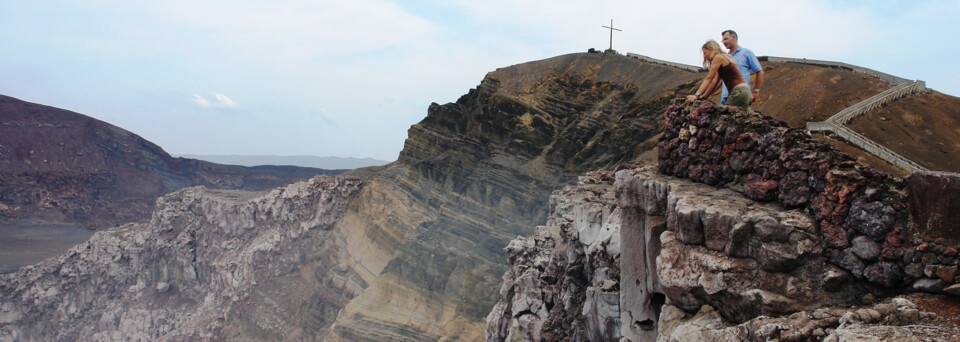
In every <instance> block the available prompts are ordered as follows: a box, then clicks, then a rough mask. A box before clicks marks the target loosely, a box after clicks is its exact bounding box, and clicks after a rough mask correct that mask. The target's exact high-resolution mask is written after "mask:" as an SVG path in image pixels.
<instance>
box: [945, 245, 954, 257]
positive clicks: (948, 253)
mask: <svg viewBox="0 0 960 342" xmlns="http://www.w3.org/2000/svg"><path fill="white" fill-rule="evenodd" d="M943 256H945V257H955V256H957V249H956V248H953V247H950V248H947V250H945V251H943Z"/></svg>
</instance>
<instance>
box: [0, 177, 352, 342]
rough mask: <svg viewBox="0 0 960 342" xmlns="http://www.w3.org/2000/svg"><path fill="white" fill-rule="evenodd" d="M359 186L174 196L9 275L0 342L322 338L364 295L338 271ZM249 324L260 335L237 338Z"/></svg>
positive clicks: (1, 299)
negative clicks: (345, 221)
mask: <svg viewBox="0 0 960 342" xmlns="http://www.w3.org/2000/svg"><path fill="white" fill-rule="evenodd" d="M361 184H362V183H361V181H359V180H357V179H349V178H339V177H337V178H323V177H317V178H313V179H310V180H308V181H304V182H298V183H294V184H291V185H288V186H285V187H282V188H278V189H275V190H272V191H269V192H265V193H260V194H256V193H249V192H238V191H217V190H209V189H206V188H204V187H194V188H187V189H184V190H181V191H178V192H175V193H172V194H169V195H166V196H164V197H162V198H161V199H159V200H158V203H157V208H158V209H157V211H155V212H154V215H153V218H152V219H151V221H150V223H149V224H128V225H124V226H121V227H118V228H114V229H109V230H103V231H99V232H97V233H96V234H94V236H93V237H91V238H90V240H88V241H87V242H85V243H82V244H79V245H77V246H76V247H74V248H72V249H71V250H70V251H69V252H67V253H66V254H64V255H62V256H59V257H57V258H53V259H50V260H47V261H46V262H44V263H41V264H38V265H36V266H27V267H24V268H21V269H20V270H19V271H17V272H14V273H9V274H3V275H0V340H3V341H20V340H98V341H131V340H210V339H235V338H240V337H242V338H244V339H251V340H254V339H275V340H281V339H283V340H289V339H302V338H304V337H305V336H312V335H313V334H314V333H315V331H311V330H322V331H325V330H326V328H327V327H328V326H329V324H330V322H332V321H333V320H334V319H336V313H337V311H338V310H339V308H340V306H342V305H343V304H344V303H345V302H347V301H348V300H349V299H350V298H351V297H353V296H354V295H356V294H357V293H358V292H359V291H360V290H361V289H362V288H363V286H364V284H363V283H362V281H361V280H359V278H358V277H357V276H356V275H353V274H351V273H350V272H348V271H347V270H344V269H342V268H337V267H336V266H337V264H338V262H339V260H340V257H341V255H340V254H338V251H339V250H342V248H343V245H342V244H343V241H342V240H338V239H335V238H334V236H335V234H334V233H333V225H334V224H335V223H336V222H337V220H338V219H339V218H340V217H341V216H342V215H343V213H344V211H345V210H346V206H347V204H348V199H349V198H351V197H352V196H355V194H356V192H357V191H358V189H359V188H360V186H361ZM316 280H320V281H321V282H322V284H323V287H317V284H314V283H312V282H313V281H316ZM311 311H320V312H319V313H313V312H311ZM311 314H312V315H311ZM318 320H319V321H318ZM248 325H253V326H257V327H259V329H258V330H257V331H255V332H251V331H249V330H242V329H238V327H242V326H248Z"/></svg>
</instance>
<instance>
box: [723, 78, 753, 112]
mask: <svg viewBox="0 0 960 342" xmlns="http://www.w3.org/2000/svg"><path fill="white" fill-rule="evenodd" d="M751 103H753V94H751V93H750V87H749V86H747V84H746V83H740V84H738V85H736V86H734V87H733V89H731V90H730V95H729V96H727V105H730V106H739V107H742V108H743V109H746V110H747V111H748V112H749V111H750V104H751Z"/></svg>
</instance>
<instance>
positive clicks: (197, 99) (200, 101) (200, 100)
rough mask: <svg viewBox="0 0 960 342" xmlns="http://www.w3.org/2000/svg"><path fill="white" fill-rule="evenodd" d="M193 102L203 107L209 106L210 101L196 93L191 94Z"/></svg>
mask: <svg viewBox="0 0 960 342" xmlns="http://www.w3.org/2000/svg"><path fill="white" fill-rule="evenodd" d="M193 103H196V104H197V105H198V106H200V107H203V108H209V107H210V101H207V99H205V98H203V96H200V95H197V94H193Z"/></svg>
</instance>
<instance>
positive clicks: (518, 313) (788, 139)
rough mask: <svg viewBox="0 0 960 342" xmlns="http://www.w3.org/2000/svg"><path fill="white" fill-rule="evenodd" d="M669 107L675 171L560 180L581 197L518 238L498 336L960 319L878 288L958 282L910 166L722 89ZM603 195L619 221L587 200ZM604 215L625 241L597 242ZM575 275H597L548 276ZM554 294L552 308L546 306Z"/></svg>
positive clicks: (812, 328) (877, 326)
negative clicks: (839, 141)
mask: <svg viewBox="0 0 960 342" xmlns="http://www.w3.org/2000/svg"><path fill="white" fill-rule="evenodd" d="M664 115H665V118H666V121H667V122H666V125H665V129H666V131H665V133H664V134H663V135H662V136H661V142H660V144H659V146H658V147H659V152H658V153H659V155H660V158H661V159H660V163H659V165H658V170H659V171H660V172H658V171H657V170H654V169H653V168H643V169H635V170H624V171H620V172H618V173H616V182H615V183H614V184H613V185H612V186H609V185H608V186H603V187H597V186H596V185H594V184H595V183H598V182H603V180H604V179H607V181H606V182H609V180H608V179H609V178H610V177H611V176H612V175H610V174H606V175H604V174H599V175H598V176H595V177H593V178H592V179H585V180H582V181H581V184H580V185H578V186H576V187H570V188H566V189H564V190H562V191H558V192H557V193H555V194H554V196H555V197H560V198H563V199H555V200H554V201H555V202H558V203H564V202H571V204H569V205H566V206H557V207H555V208H553V209H554V210H553V212H552V213H551V215H550V219H549V220H548V226H547V227H543V228H540V229H539V230H538V231H537V234H535V235H534V236H533V237H531V238H524V239H518V240H515V241H514V242H513V243H511V245H510V247H508V248H507V252H508V255H510V256H511V263H512V267H511V270H510V271H508V272H507V273H506V274H505V275H504V285H503V287H502V288H501V291H500V295H501V297H500V301H499V302H498V304H497V305H496V306H495V307H494V310H493V311H492V312H491V313H490V315H489V316H488V321H487V324H488V325H487V327H488V328H487V339H488V340H494V341H497V340H514V339H522V340H547V341H552V340H561V339H563V338H566V337H571V339H572V340H594V341H596V340H618V339H620V338H621V337H623V338H626V339H627V340H631V341H642V340H653V339H658V340H661V341H687V340H703V341H709V340H717V339H720V340H770V339H779V340H789V341H792V340H821V339H841V340H844V339H853V340H870V339H874V338H880V339H890V338H903V337H907V336H912V337H911V338H917V339H920V340H922V339H924V338H934V339H948V338H950V336H952V335H951V334H953V333H955V332H956V331H957V327H956V326H955V325H953V324H952V323H950V322H949V321H946V320H940V319H937V317H938V315H937V314H934V313H929V312H926V313H925V312H921V311H919V310H918V305H917V303H920V304H924V303H926V302H929V301H931V298H930V297H924V296H913V297H910V299H906V298H903V297H898V298H895V299H892V300H891V299H887V300H885V301H883V302H880V303H874V300H875V299H876V298H883V297H888V296H895V295H898V294H902V293H909V292H913V291H925V292H934V293H943V292H947V293H954V292H953V290H949V289H956V288H958V286H957V285H950V283H953V282H955V281H956V280H957V279H956V277H954V274H952V273H949V272H947V271H943V272H940V273H943V275H944V276H946V277H947V278H944V277H940V276H939V275H938V274H937V270H952V269H953V267H954V265H955V264H956V262H957V261H956V258H955V257H954V256H953V255H954V254H953V253H954V250H949V248H946V249H945V248H944V247H943V246H941V245H937V244H936V243H934V241H942V237H941V236H939V235H937V233H934V232H914V231H912V230H911V229H910V227H912V226H911V225H908V222H907V217H908V215H907V213H906V212H905V211H906V205H907V203H906V194H905V192H904V190H905V183H904V182H903V181H901V180H898V179H894V178H891V177H889V176H886V175H883V174H880V173H877V172H875V171H872V170H871V169H870V168H868V167H864V166H862V165H858V164H856V163H855V162H853V161H852V160H851V157H849V156H846V155H844V154H841V153H838V152H837V151H836V150H835V149H834V148H832V147H831V146H830V145H828V144H826V143H823V142H819V141H817V140H813V139H811V138H810V137H809V135H808V134H806V133H805V132H802V131H798V130H795V129H789V128H787V127H786V126H785V125H784V124H783V123H782V122H779V121H777V120H774V119H772V118H769V117H763V116H760V115H756V114H746V113H741V112H739V111H738V110H736V109H732V108H728V107H720V108H718V107H715V106H713V105H710V104H708V103H705V104H703V105H702V106H701V105H699V104H698V105H694V106H685V107H684V106H671V107H669V108H668V109H667V110H666V113H665V114H664ZM664 173H667V174H672V175H675V176H677V177H678V178H674V177H671V176H669V175H664ZM614 195H615V196H616V201H610V200H607V201H598V200H597V199H600V198H611V197H613V196H614ZM598 202H603V203H605V204H604V209H603V210H602V212H609V213H616V215H613V214H611V215H609V217H611V218H612V220H613V222H605V221H603V220H596V219H592V217H593V216H592V215H591V213H590V212H589V211H585V210H578V209H577V208H579V207H583V206H591V205H593V206H596V205H597V203H598ZM561 218H562V220H567V221H570V222H592V223H593V224H592V225H591V224H588V225H587V226H592V227H593V228H586V229H585V228H578V229H570V228H568V227H567V226H565V225H564V224H563V223H562V222H563V221H562V220H561ZM601 222H603V223H601ZM581 226H582V225H581ZM597 230H599V231H603V232H604V233H606V234H619V239H616V240H615V239H609V243H608V244H607V246H617V249H616V250H613V249H611V248H596V247H593V246H591V241H592V239H591V238H589V236H592V234H590V233H589V232H591V231H597ZM613 231H616V232H613ZM585 232H586V235H587V236H588V238H587V239H584V238H583V236H584V234H585ZM611 232H613V233H611ZM613 241H616V243H613ZM925 251H931V252H925ZM921 254H923V255H926V256H925V257H918V255H921ZM581 260H612V262H608V263H605V264H602V265H601V266H599V267H598V266H596V263H590V262H584V261H581ZM571 261H573V263H574V264H576V265H578V266H579V267H570V266H569V265H570V264H571ZM599 269H603V270H604V272H597V271H596V270H599ZM556 270H561V271H560V272H557V271H556ZM591 270H593V271H591ZM919 270H930V272H925V273H924V272H918V271H919ZM598 273H604V274H616V275H617V276H607V277H596V276H595V275H596V274H598ZM567 278H572V279H575V280H572V281H565V282H563V283H565V284H567V283H574V284H578V286H576V287H573V286H570V287H567V288H570V289H573V288H578V289H585V290H580V291H573V290H567V291H559V293H560V294H561V295H559V296H558V295H557V293H558V291H553V292H551V291H542V292H537V290H536V289H544V288H545V289H551V288H552V287H551V286H553V285H552V284H553V283H558V280H559V279H567ZM578 282H579V283H578ZM935 284H936V285H935ZM597 292H599V293H603V295H604V298H608V300H607V301H605V302H604V303H605V306H604V309H603V310H594V309H592V307H590V306H587V305H583V304H582V303H586V302H590V300H591V299H592V298H595V297H596V295H595V293H597ZM571 303H573V304H571ZM851 306H852V307H853V308H849V309H840V308H838V307H851ZM540 307H545V308H548V309H547V310H536V309H530V308H540ZM555 317H565V319H566V320H567V321H568V322H569V323H568V324H567V326H568V327H572V328H573V329H571V331H570V333H569V334H568V335H557V334H554V333H553V331H552V330H551V327H552V325H551V323H552V322H553V321H554V320H555ZM598 321H599V322H604V324H595V323H594V324H591V322H598ZM918 334H919V335H918ZM920 336H922V337H920Z"/></svg>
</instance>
